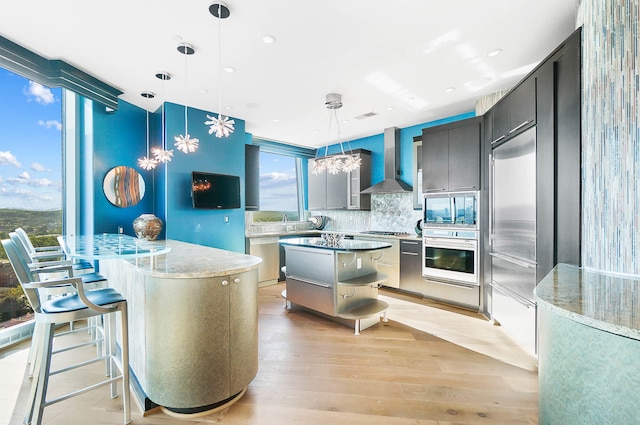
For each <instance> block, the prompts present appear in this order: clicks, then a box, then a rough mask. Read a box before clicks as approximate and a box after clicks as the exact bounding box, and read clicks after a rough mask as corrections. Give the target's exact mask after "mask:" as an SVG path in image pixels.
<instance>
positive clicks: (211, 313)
mask: <svg viewBox="0 0 640 425" xmlns="http://www.w3.org/2000/svg"><path fill="white" fill-rule="evenodd" d="M157 243H160V244H165V245H166V246H167V247H169V248H170V250H169V251H168V252H167V253H166V254H164V255H160V256H158V257H155V260H153V261H152V260H151V259H150V258H138V259H108V260H101V261H100V272H101V273H103V274H104V275H105V276H106V277H107V278H108V279H109V285H110V286H112V287H113V288H115V289H116V290H117V291H119V292H120V293H122V294H123V295H124V296H125V298H126V299H127V302H128V304H129V359H130V362H129V364H130V370H131V372H132V380H131V381H132V389H133V393H134V395H135V396H136V398H137V399H138V401H139V402H140V404H141V405H142V407H143V410H144V411H145V412H148V411H150V410H151V409H154V408H155V407H157V406H161V407H163V408H164V410H165V411H166V412H167V413H169V414H172V415H191V414H198V413H202V412H206V411H210V410H212V409H216V408H221V407H224V406H228V405H229V404H230V403H233V402H235V401H236V400H237V399H239V398H240V397H241V396H242V395H243V394H244V392H245V390H246V388H247V386H248V385H249V383H250V382H251V381H252V380H253V378H254V377H255V376H256V373H257V371H258V303H257V289H258V282H257V279H258V278H257V268H258V265H259V264H260V262H261V260H260V258H257V257H253V256H250V255H245V254H239V253H236V252H230V251H224V250H220V249H215V248H210V247H205V246H201V245H194V244H190V243H185V242H179V241H174V240H167V241H157Z"/></svg>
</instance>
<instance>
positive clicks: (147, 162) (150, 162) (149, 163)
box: [138, 92, 158, 171]
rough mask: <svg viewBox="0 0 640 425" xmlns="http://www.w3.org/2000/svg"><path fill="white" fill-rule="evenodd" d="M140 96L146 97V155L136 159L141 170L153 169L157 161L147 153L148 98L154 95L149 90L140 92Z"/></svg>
mask: <svg viewBox="0 0 640 425" xmlns="http://www.w3.org/2000/svg"><path fill="white" fill-rule="evenodd" d="M140 96H142V97H144V98H145V99H147V155H146V156H144V157H142V158H139V159H138V166H139V167H140V168H142V169H143V170H147V171H148V170H153V169H154V168H156V166H157V165H158V161H156V160H155V159H153V158H151V154H150V153H149V99H153V98H154V97H155V95H154V94H153V93H151V92H142V93H140Z"/></svg>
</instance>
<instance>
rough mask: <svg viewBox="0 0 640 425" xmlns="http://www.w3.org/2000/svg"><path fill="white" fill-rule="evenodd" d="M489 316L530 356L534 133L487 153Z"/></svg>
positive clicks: (532, 333) (533, 280)
mask: <svg viewBox="0 0 640 425" xmlns="http://www.w3.org/2000/svg"><path fill="white" fill-rule="evenodd" d="M490 189H491V191H490V199H491V205H490V209H491V217H490V226H491V227H490V244H491V245H490V248H491V250H490V255H491V287H492V292H491V293H492V296H491V301H492V306H491V310H492V311H491V316H492V318H493V319H494V320H496V321H497V322H499V323H500V324H501V325H502V326H503V327H504V328H505V330H506V331H507V332H508V333H509V334H511V336H512V337H513V338H514V339H515V340H516V341H517V342H518V343H519V345H521V346H522V347H523V348H525V350H526V351H529V352H531V353H532V354H533V353H535V352H536V305H535V302H534V300H533V290H534V288H535V285H536V129H535V127H533V128H531V129H529V130H527V131H525V132H523V133H521V134H519V135H518V136H515V137H513V138H512V139H509V140H508V141H506V142H504V143H502V144H500V145H497V146H495V147H493V148H492V153H491V182H490Z"/></svg>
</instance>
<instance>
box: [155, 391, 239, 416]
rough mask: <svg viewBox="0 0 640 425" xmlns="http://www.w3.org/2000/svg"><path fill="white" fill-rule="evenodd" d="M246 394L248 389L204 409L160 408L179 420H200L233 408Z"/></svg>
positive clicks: (203, 407)
mask: <svg viewBox="0 0 640 425" xmlns="http://www.w3.org/2000/svg"><path fill="white" fill-rule="evenodd" d="M246 392H247V389H246V388H245V389H244V390H242V391H240V392H239V393H238V394H236V395H234V396H232V397H230V398H228V399H227V400H223V401H221V402H220V403H216V404H214V405H210V406H202V407H196V408H192V409H171V408H168V407H160V410H162V411H163V412H164V413H166V414H167V415H169V416H171V417H173V418H178V419H193V418H200V417H203V416H208V415H212V414H214V413H216V412H219V411H221V410H224V409H227V408H229V407H231V406H232V405H233V404H234V403H235V402H236V401H238V400H240V399H241V398H242V396H243V395H244V393H246Z"/></svg>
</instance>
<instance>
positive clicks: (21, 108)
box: [0, 68, 297, 211]
mask: <svg viewBox="0 0 640 425" xmlns="http://www.w3.org/2000/svg"><path fill="white" fill-rule="evenodd" d="M61 101H62V91H61V89H59V88H53V89H49V88H47V87H44V86H42V85H40V84H38V83H34V82H32V81H29V80H28V79H26V78H24V77H21V76H19V75H16V74H13V73H11V72H9V71H7V70H5V69H2V68H0V208H17V209H29V210H53V209H61V206H62V156H61V155H62V103H61ZM296 189H297V188H296V165H295V158H294V157H290V156H283V155H276V154H268V153H264V152H263V153H261V154H260V209H261V210H274V211H296V210H297V200H296Z"/></svg>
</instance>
